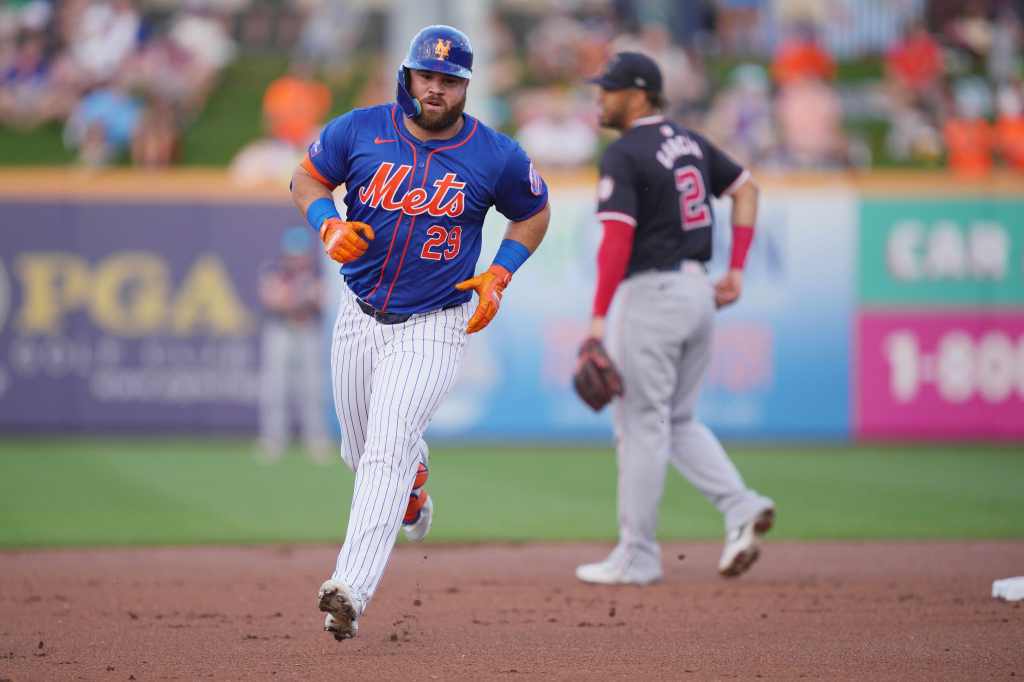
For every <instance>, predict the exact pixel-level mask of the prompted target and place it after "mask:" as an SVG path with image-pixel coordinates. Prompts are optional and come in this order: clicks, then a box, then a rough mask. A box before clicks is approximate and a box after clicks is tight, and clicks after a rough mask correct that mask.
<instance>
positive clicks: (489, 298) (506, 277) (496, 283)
mask: <svg viewBox="0 0 1024 682" xmlns="http://www.w3.org/2000/svg"><path fill="white" fill-rule="evenodd" d="M511 281H512V273H511V272H509V271H508V270H506V269H505V268H503V267H502V266H500V265H491V267H489V268H487V269H486V270H485V271H483V272H481V273H480V274H479V275H477V276H476V277H471V278H470V279H467V280H463V281H462V282H459V283H458V284H456V285H455V288H456V289H458V290H459V291H469V290H470V289H472V290H474V291H475V292H476V295H477V296H478V297H479V298H480V302H479V303H478V304H477V306H476V310H475V311H474V312H473V317H471V318H469V324H467V325H466V333H467V334H474V333H476V332H478V331H480V330H481V329H483V328H484V327H486V326H487V325H488V324H490V323H491V320H493V319H494V316H495V315H497V314H498V308H499V307H500V306H501V295H502V294H503V293H504V291H505V287H507V286H508V283H509V282H511Z"/></svg>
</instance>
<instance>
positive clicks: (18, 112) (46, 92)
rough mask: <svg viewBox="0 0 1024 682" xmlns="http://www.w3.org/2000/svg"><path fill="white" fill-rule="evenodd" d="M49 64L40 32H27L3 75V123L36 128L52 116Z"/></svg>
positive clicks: (0, 98) (0, 86) (0, 111)
mask: <svg viewBox="0 0 1024 682" xmlns="http://www.w3.org/2000/svg"><path fill="white" fill-rule="evenodd" d="M51 92H52V89H51V77H50V63H49V60H48V59H47V57H46V43H45V38H44V36H43V35H42V34H41V33H27V34H24V35H23V36H22V38H21V40H20V41H19V43H18V44H17V47H16V48H15V49H14V50H13V51H12V55H11V57H10V59H9V62H8V66H7V68H6V69H3V71H2V77H0V122H2V123H6V124H8V125H13V126H16V127H19V128H33V127H35V126H36V125H38V124H39V123H42V122H43V121H45V120H47V119H48V118H49V117H50V112H51V110H52V108H53V104H52V97H51Z"/></svg>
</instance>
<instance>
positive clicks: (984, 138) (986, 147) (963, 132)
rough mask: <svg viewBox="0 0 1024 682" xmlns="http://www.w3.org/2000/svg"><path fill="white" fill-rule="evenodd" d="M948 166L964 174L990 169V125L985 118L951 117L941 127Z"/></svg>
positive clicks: (991, 138) (992, 137) (984, 171)
mask: <svg viewBox="0 0 1024 682" xmlns="http://www.w3.org/2000/svg"><path fill="white" fill-rule="evenodd" d="M943 136H944V137H945V140H946V151H947V153H948V154H949V167H950V168H951V169H953V170H954V171H955V172H957V173H961V174H964V175H984V174H986V173H988V172H989V171H990V170H992V146H993V143H994V142H995V139H994V135H993V131H992V126H991V125H989V122H988V121H986V120H985V119H974V120H969V119H962V118H953V119H950V120H949V121H947V122H946V125H945V127H944V128H943Z"/></svg>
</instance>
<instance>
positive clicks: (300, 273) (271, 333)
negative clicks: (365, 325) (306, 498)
mask: <svg viewBox="0 0 1024 682" xmlns="http://www.w3.org/2000/svg"><path fill="white" fill-rule="evenodd" d="M259 293H260V302H261V303H262V304H263V308H264V311H265V314H266V320H265V322H264V325H263V351H262V352H263V361H262V372H261V375H260V445H261V447H262V451H263V457H264V459H266V460H267V461H276V460H278V459H280V458H281V457H282V456H283V455H284V452H285V449H286V448H287V446H288V441H289V423H290V419H289V414H290V412H291V409H290V408H291V407H292V406H294V407H295V408H296V409H297V411H298V416H299V418H300V423H301V426H302V439H303V442H304V444H305V446H306V450H307V452H308V453H309V455H310V456H311V457H312V458H313V459H314V460H315V461H318V462H326V461H328V457H329V452H330V447H331V446H330V439H329V437H328V435H327V423H326V419H325V418H324V394H323V379H322V374H323V373H322V372H321V370H320V367H321V362H322V361H323V353H324V350H323V342H322V337H323V327H322V326H321V320H322V318H321V307H322V298H323V286H322V282H321V280H320V273H319V267H318V263H317V260H316V252H315V251H314V250H313V235H311V234H310V233H309V229H308V228H305V227H292V228H289V229H288V230H286V231H285V232H284V234H283V235H281V257H280V259H278V261H277V262H276V263H274V265H273V266H271V267H268V268H267V269H266V270H265V271H264V272H263V273H262V274H261V276H260V290H259Z"/></svg>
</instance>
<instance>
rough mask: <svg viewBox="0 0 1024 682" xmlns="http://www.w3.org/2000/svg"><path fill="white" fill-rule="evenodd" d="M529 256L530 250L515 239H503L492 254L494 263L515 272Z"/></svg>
mask: <svg viewBox="0 0 1024 682" xmlns="http://www.w3.org/2000/svg"><path fill="white" fill-rule="evenodd" d="M529 257H530V250H529V249H528V248H526V247H525V246H523V245H522V244H521V243H519V242H517V241H516V240H515V239H504V240H502V242H501V246H499V247H498V253H496V254H494V263H495V264H496V265H500V266H501V267H503V268H505V269H506V270H508V271H509V272H515V271H516V270H518V269H519V266H520V265H522V264H523V263H525V262H526V259H527V258H529Z"/></svg>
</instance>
